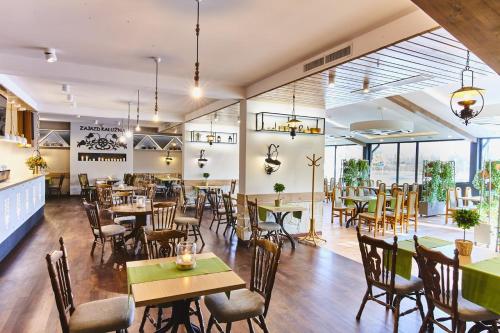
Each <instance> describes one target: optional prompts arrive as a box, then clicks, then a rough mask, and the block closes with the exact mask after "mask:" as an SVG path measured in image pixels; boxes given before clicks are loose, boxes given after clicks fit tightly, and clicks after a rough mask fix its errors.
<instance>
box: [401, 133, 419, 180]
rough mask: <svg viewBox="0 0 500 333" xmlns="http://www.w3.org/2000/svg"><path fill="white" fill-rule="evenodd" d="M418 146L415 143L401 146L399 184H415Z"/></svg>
mask: <svg viewBox="0 0 500 333" xmlns="http://www.w3.org/2000/svg"><path fill="white" fill-rule="evenodd" d="M416 153H417V144H416V143H415V142H410V143H401V144H400V146H399V184H404V183H408V184H413V183H414V182H415V156H416Z"/></svg>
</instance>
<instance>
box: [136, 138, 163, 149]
mask: <svg viewBox="0 0 500 333" xmlns="http://www.w3.org/2000/svg"><path fill="white" fill-rule="evenodd" d="M134 148H135V149H139V150H162V149H161V147H160V145H159V144H157V143H156V141H155V140H153V138H152V137H151V136H149V135H144V137H143V138H142V140H141V141H139V143H138V144H136V145H135V147H134Z"/></svg>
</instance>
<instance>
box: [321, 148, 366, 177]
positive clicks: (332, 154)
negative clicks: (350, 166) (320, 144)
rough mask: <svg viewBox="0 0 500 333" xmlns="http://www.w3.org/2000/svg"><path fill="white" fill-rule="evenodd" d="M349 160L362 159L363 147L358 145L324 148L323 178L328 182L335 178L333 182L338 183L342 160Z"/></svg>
mask: <svg viewBox="0 0 500 333" xmlns="http://www.w3.org/2000/svg"><path fill="white" fill-rule="evenodd" d="M350 158H354V159H362V158H363V147H362V146H360V145H347V146H327V147H325V162H324V163H325V171H324V172H325V178H328V180H330V179H331V178H334V177H335V181H338V179H339V178H340V172H341V168H342V160H346V159H350Z"/></svg>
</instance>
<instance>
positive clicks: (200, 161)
mask: <svg viewBox="0 0 500 333" xmlns="http://www.w3.org/2000/svg"><path fill="white" fill-rule="evenodd" d="M207 162H208V160H207V159H206V158H205V149H202V150H200V158H199V159H198V166H199V167H200V168H203V167H204V166H205V164H207Z"/></svg>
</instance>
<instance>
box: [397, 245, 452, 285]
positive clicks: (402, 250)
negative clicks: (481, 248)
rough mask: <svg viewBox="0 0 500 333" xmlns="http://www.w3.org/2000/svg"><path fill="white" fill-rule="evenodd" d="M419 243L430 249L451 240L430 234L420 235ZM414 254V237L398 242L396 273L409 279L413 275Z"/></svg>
mask: <svg viewBox="0 0 500 333" xmlns="http://www.w3.org/2000/svg"><path fill="white" fill-rule="evenodd" d="M418 243H419V244H420V245H423V246H425V247H427V248H429V249H433V248H436V247H441V246H446V245H450V244H451V242H449V241H446V240H443V239H439V238H434V237H430V236H424V237H419V238H418ZM413 254H415V242H414V241H413V239H407V240H403V241H399V242H398V254H397V258H396V274H398V275H400V276H402V277H404V278H405V279H408V280H409V279H410V277H411V266H412V262H413V260H412V258H413Z"/></svg>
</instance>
